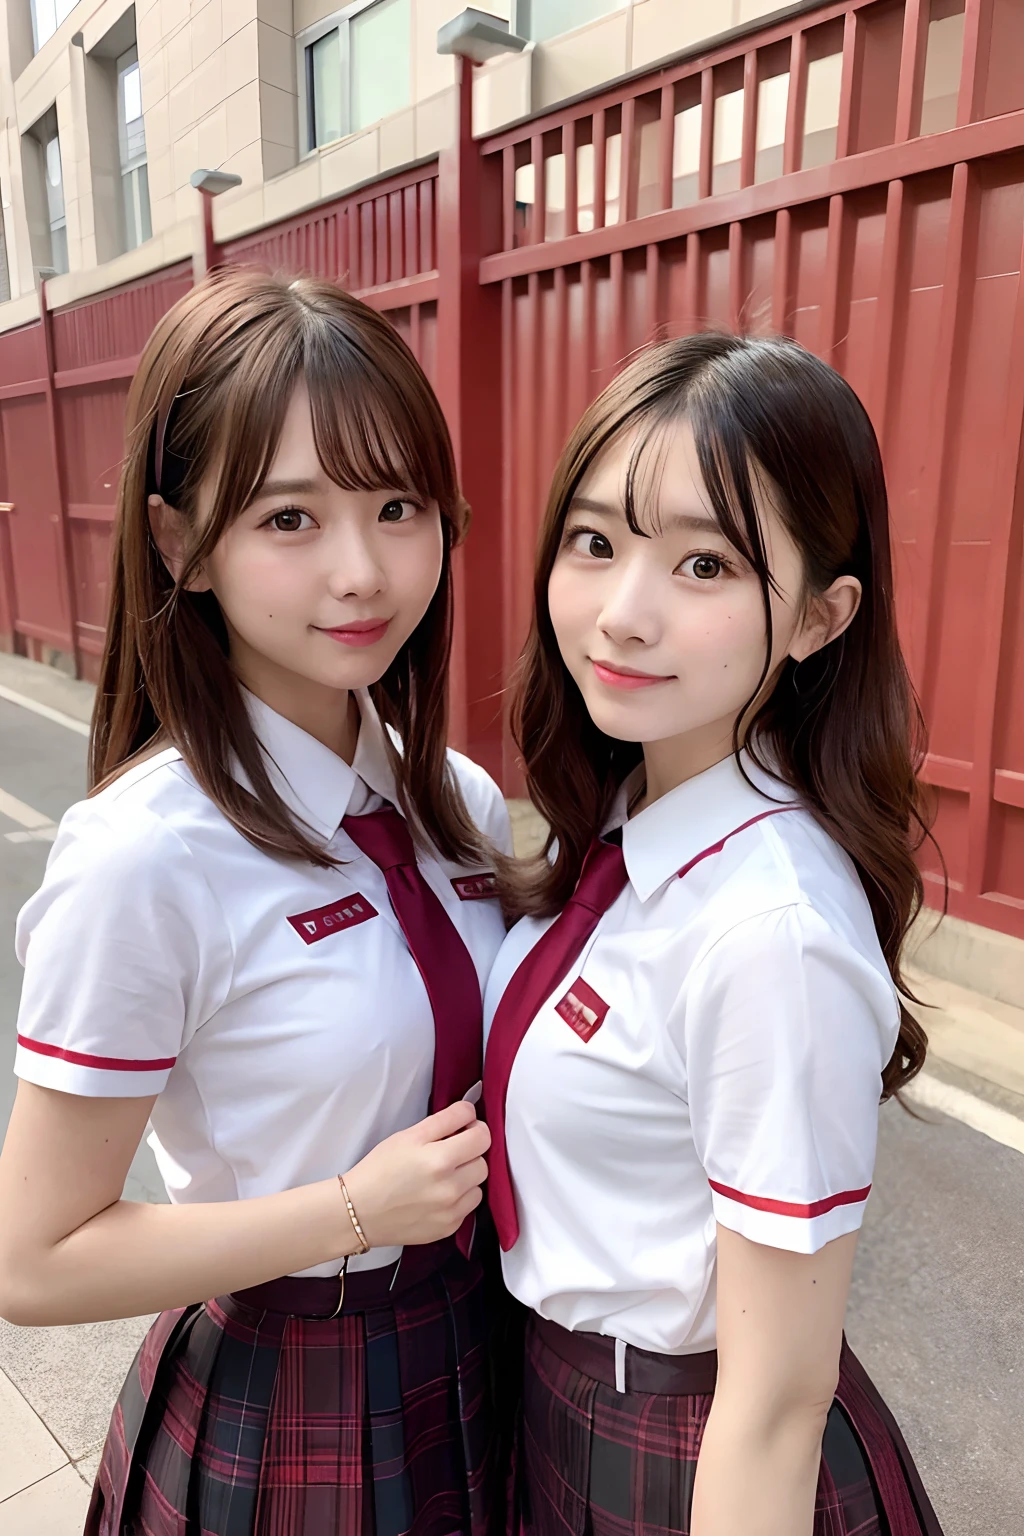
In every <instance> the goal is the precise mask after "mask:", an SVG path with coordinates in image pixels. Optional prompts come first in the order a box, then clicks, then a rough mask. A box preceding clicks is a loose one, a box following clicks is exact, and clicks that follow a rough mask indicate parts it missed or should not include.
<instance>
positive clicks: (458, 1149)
mask: <svg viewBox="0 0 1024 1536" xmlns="http://www.w3.org/2000/svg"><path fill="white" fill-rule="evenodd" d="M490 1145H491V1133H490V1131H489V1130H488V1129H487V1127H486V1125H485V1124H484V1122H483V1121H482V1120H478V1121H476V1123H475V1124H474V1125H470V1126H467V1127H466V1129H465V1130H464V1131H459V1132H458V1134H457V1135H455V1136H449V1137H448V1138H447V1140H446V1141H445V1143H444V1145H443V1147H439V1148H438V1151H439V1153H440V1154H441V1157H442V1160H443V1162H444V1164H445V1166H446V1167H448V1168H462V1167H463V1166H464V1165H465V1164H466V1163H472V1162H475V1161H476V1159H477V1158H482V1157H483V1155H484V1153H485V1152H486V1151H487V1150H488V1148H489V1147H490Z"/></svg>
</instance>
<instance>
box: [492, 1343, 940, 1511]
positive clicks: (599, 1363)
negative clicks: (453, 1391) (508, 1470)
mask: <svg viewBox="0 0 1024 1536" xmlns="http://www.w3.org/2000/svg"><path fill="white" fill-rule="evenodd" d="M584 1341H585V1342H584ZM605 1346H607V1347H605ZM629 1354H630V1356H631V1357H633V1358H634V1359H635V1362H636V1366H637V1369H636V1370H635V1371H634V1370H633V1369H632V1368H631V1369H630V1374H629V1375H628V1376H627V1379H626V1387H627V1391H625V1392H618V1391H616V1389H615V1385H614V1381H615V1366H614V1341H613V1340H611V1339H607V1340H605V1339H598V1338H597V1337H596V1335H579V1334H570V1333H568V1332H567V1331H566V1330H565V1329H562V1328H559V1327H558V1326H557V1324H553V1323H549V1322H544V1321H542V1320H541V1319H539V1318H536V1317H531V1319H530V1322H529V1323H528V1324H527V1341H526V1360H525V1381H524V1386H523V1420H522V1425H521V1428H520V1435H519V1446H518V1451H517V1461H518V1463H519V1466H518V1477H517V1484H518V1488H517V1496H518V1506H519V1507H518V1510H517V1511H516V1513H515V1515H514V1517H513V1518H512V1519H511V1520H510V1529H511V1530H515V1529H516V1528H518V1529H519V1530H521V1531H522V1532H524V1533H527V1536H669V1533H672V1536H688V1533H689V1530H690V1505H691V1501H692V1499H693V1483H694V1474H695V1473H696V1470H697V1455H698V1452H699V1450H700V1442H701V1437H702V1435H703V1433H704V1426H705V1425H706V1423H707V1419H708V1414H709V1413H710V1411H711V1403H712V1399H713V1395H714V1376H715V1372H716V1370H717V1357H716V1356H715V1355H714V1353H713V1352H712V1353H710V1354H708V1355H702V1356H691V1357H681V1361H676V1362H675V1367H676V1369H677V1370H679V1369H681V1368H682V1363H681V1362H682V1361H688V1362H689V1374H690V1376H691V1378H692V1380H691V1382H690V1383H684V1384H683V1385H682V1386H679V1385H668V1386H663V1387H662V1389H661V1390H658V1376H659V1371H661V1373H662V1374H664V1371H665V1370H666V1369H667V1370H668V1371H669V1372H671V1371H672V1369H673V1364H672V1362H673V1357H670V1356H659V1355H646V1354H644V1352H642V1351H639V1350H637V1351H630V1352H629ZM581 1364H583V1365H585V1366H587V1367H589V1371H588V1370H587V1369H580V1365H581ZM631 1367H632V1362H631ZM590 1371H593V1373H594V1374H590ZM814 1536H942V1532H941V1529H940V1527H939V1523H938V1520H937V1518H936V1516H935V1513H934V1511H933V1509H932V1507H931V1504H930V1503H929V1501H928V1497H927V1495H926V1494H925V1491H924V1488H923V1487H922V1485H921V1479H920V1477H919V1475H918V1473H917V1470H916V1468H915V1467H914V1464H913V1461H912V1460H911V1457H910V1452H909V1451H908V1449H907V1447H906V1444H905V1442H904V1440H903V1437H902V1435H901V1434H900V1432H899V1429H898V1428H897V1426H896V1423H895V1421H894V1420H893V1418H892V1415H891V1414H890V1413H889V1410H888V1409H887V1408H886V1407H885V1404H884V1403H883V1402H882V1400H881V1398H880V1397H879V1395H878V1392H877V1390H876V1389H875V1387H874V1386H873V1385H872V1383H871V1381H870V1380H869V1378H868V1376H867V1374H866V1372H865V1371H864V1368H863V1366H861V1364H860V1363H859V1361H858V1360H857V1358H856V1356H855V1355H854V1354H853V1353H852V1351H851V1350H850V1348H849V1346H848V1345H847V1344H846V1343H845V1341H844V1343H843V1352H842V1358H841V1363H840V1376H839V1387H838V1390H837V1392H836V1398H835V1401H834V1403H833V1405H832V1409H831V1411H830V1413H829V1416H828V1422H827V1425H826V1428H825V1435H824V1440H823V1443H822V1458H821V1473H820V1476H819V1480H818V1494H817V1500H816V1504H815V1513H814Z"/></svg>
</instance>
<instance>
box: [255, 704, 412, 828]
mask: <svg viewBox="0 0 1024 1536" xmlns="http://www.w3.org/2000/svg"><path fill="white" fill-rule="evenodd" d="M242 695H243V697H244V699H245V703H246V707H247V709H248V711H249V718H250V720H251V721H252V725H253V730H254V731H255V732H256V736H257V738H258V740H259V743H260V746H261V747H262V748H263V755H264V758H265V759H266V765H267V772H268V773H269V775H270V782H271V784H272V785H273V786H274V789H275V790H276V791H277V793H278V794H279V795H280V796H281V799H282V800H283V801H284V803H285V805H286V806H287V807H288V809H289V810H290V811H291V812H292V814H293V815H295V816H297V817H298V818H299V819H300V820H301V821H303V822H305V824H306V825H307V826H308V827H311V828H312V829H313V831H314V832H317V833H319V835H320V836H321V837H322V838H323V839H324V841H325V842H329V841H330V840H331V838H332V837H333V836H334V834H335V833H336V832H337V830H338V828H339V826H340V825H341V821H342V818H343V817H344V815H345V814H346V812H347V811H348V808H349V804H350V802H351V801H353V798H354V797H355V793H356V790H357V789H358V787H359V784H360V781H362V783H363V784H364V785H366V786H367V788H368V789H371V790H373V791H374V793H375V794H378V795H380V796H381V797H382V799H384V800H388V801H390V802H391V803H392V804H394V803H396V800H397V791H396V788H395V780H394V775H393V773H392V771H391V765H390V763H389V761H388V755H387V749H386V746H385V741H384V727H383V725H382V724H381V720H380V716H379V715H378V714H377V711H376V710H375V709H374V707H373V704H372V703H371V701H370V696H369V693H368V692H367V691H366V690H365V689H363V688H360V689H357V690H355V698H356V703H357V704H358V706H359V717H360V718H359V736H358V739H357V741H356V750H355V754H354V756H353V758H352V765H351V767H350V766H349V764H348V763H346V762H345V761H344V760H343V759H342V758H340V757H339V756H338V754H337V753H336V752H332V751H331V749H330V747H325V746H324V744H323V742H322V741H317V739H316V737H315V736H310V735H309V733H308V732H307V731H303V730H301V729H300V728H299V726H297V725H293V724H292V722H291V721H290V720H286V719H285V718H284V716H283V715H279V714H278V713H277V711H276V710H274V709H271V708H270V706H269V704H264V702H263V700H262V699H258V698H257V697H256V695H255V694H253V693H249V691H248V690H247V689H245V688H243V690H242ZM236 777H238V779H239V781H240V782H243V783H245V782H246V781H245V777H244V775H243V774H242V772H241V771H240V770H237V769H236ZM246 788H249V789H251V788H252V786H251V785H249V784H247V783H246ZM356 798H358V797H356Z"/></svg>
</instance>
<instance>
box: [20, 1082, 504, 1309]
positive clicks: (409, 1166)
mask: <svg viewBox="0 0 1024 1536" xmlns="http://www.w3.org/2000/svg"><path fill="white" fill-rule="evenodd" d="M152 1106H153V1100H152V1099H151V1098H145V1099H136V1098H132V1099H90V1098H79V1097H76V1096H73V1095H71V1094H65V1093H57V1092H55V1091H54V1090H52V1089H49V1088H39V1087H37V1086H36V1085H35V1084H33V1083H27V1082H21V1083H19V1085H18V1095H17V1099H16V1101H15V1106H14V1112H13V1114H12V1116H11V1122H10V1126H9V1128H8V1132H7V1139H6V1141H5V1143H4V1148H3V1153H2V1155H0V1315H2V1316H4V1317H6V1318H8V1319H9V1320H10V1321H11V1322H14V1323H21V1324H27V1325H37V1326H38V1325H47V1324H54V1323H79V1322H96V1321H100V1320H102V1319H105V1318H112V1317H134V1316H138V1315H139V1314H142V1313H146V1312H157V1311H161V1310H163V1309H164V1308H167V1307H177V1306H183V1305H185V1304H187V1303H189V1302H194V1301H205V1300H207V1299H208V1298H209V1297H211V1296H219V1295H223V1294H224V1293H225V1292H227V1291H236V1290H241V1289H242V1288H244V1287H245V1286H249V1285H258V1284H260V1283H261V1282H262V1281H265V1280H272V1279H276V1278H277V1276H279V1275H287V1274H291V1273H294V1272H295V1271H296V1270H302V1269H308V1268H311V1267H312V1266H313V1265H315V1264H323V1263H327V1262H328V1261H330V1260H333V1259H341V1258H342V1257H343V1256H344V1255H346V1254H350V1253H354V1252H355V1250H356V1240H355V1236H354V1233H353V1231H352V1226H351V1223H350V1222H349V1219H348V1213H347V1211H346V1209H345V1203H344V1201H343V1200H342V1198H341V1192H340V1190H339V1188H338V1182H337V1180H336V1179H333V1178H332V1179H326V1180H323V1181H322V1182H320V1183H317V1184H308V1185H305V1186H304V1187H302V1188H300V1189H293V1190H287V1191H285V1192H284V1193H282V1194H277V1195H264V1196H261V1197H259V1198H258V1199H253V1200H238V1201H229V1202H223V1203H217V1204H207V1205H181V1206H154V1205H143V1204H137V1203H135V1202H132V1201H127V1200H122V1199H121V1191H122V1189H123V1187H124V1180H125V1176H126V1175H127V1172H128V1169H129V1167H130V1165H131V1161H132V1158H133V1157H134V1155H135V1152H136V1150H137V1148H138V1145H139V1142H140V1140H141V1138H142V1134H143V1132H144V1130H145V1127H146V1122H147V1120H148V1119H149V1114H150V1110H151V1109H152ZM489 1141H490V1137H489V1133H488V1131H487V1127H486V1126H485V1125H484V1124H483V1122H482V1121H477V1120H476V1111H475V1110H474V1109H473V1107H472V1105H469V1104H465V1103H459V1104H453V1105H451V1106H450V1108H448V1109H446V1110H443V1111H441V1113H440V1114H437V1115H431V1116H430V1117H429V1118H428V1119H426V1120H423V1121H421V1122H420V1124H419V1125H417V1126H413V1127H412V1129H411V1130H408V1131H401V1132H399V1133H398V1134H397V1135H395V1136H390V1137H388V1138H387V1140H386V1141H383V1142H381V1143H380V1145H379V1146H377V1147H375V1148H374V1150H373V1151H372V1152H370V1153H369V1154H368V1155H367V1156H366V1157H365V1158H363V1160H362V1162H360V1163H358V1164H357V1165H356V1166H355V1167H354V1168H353V1169H352V1170H351V1171H346V1170H344V1169H340V1170H339V1172H343V1173H344V1174H345V1182H346V1184H347V1186H348V1190H349V1193H350V1195H351V1197H352V1202H353V1204H354V1206H355V1208H356V1210H357V1212H358V1214H359V1219H360V1222H361V1223H362V1226H363V1230H364V1232H365V1233H366V1237H367V1240H368V1241H369V1243H370V1244H371V1246H377V1247H381V1246H383V1247H390V1246H392V1245H398V1244H404V1243H425V1242H432V1241H435V1240H436V1239H438V1238H441V1237H446V1236H449V1235H450V1234H451V1233H453V1232H455V1231H457V1229H458V1227H459V1226H460V1225H461V1222H462V1220H463V1217H464V1216H466V1215H467V1214H468V1213H469V1212H470V1211H471V1210H473V1209H474V1207H475V1206H477V1205H478V1204H479V1202H480V1198H481V1192H480V1184H481V1182H482V1180H483V1178H484V1176H485V1174H486V1166H485V1164H484V1162H483V1154H484V1152H485V1151H486V1150H487V1147H488V1145H489Z"/></svg>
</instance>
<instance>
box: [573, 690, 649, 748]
mask: <svg viewBox="0 0 1024 1536" xmlns="http://www.w3.org/2000/svg"><path fill="white" fill-rule="evenodd" d="M583 702H584V704H585V705H586V706H587V713H588V715H589V716H590V718H591V720H593V722H594V724H595V725H596V726H597V728H598V730H599V731H603V732H604V734H605V735H606V736H610V737H611V738H612V740H613V741H639V742H644V741H655V740H657V738H658V737H659V736H663V735H665V734H666V732H665V728H664V716H663V715H662V717H661V718H660V719H659V720H656V719H655V718H654V715H655V711H654V710H652V709H651V707H650V705H649V704H647V703H646V702H645V703H644V704H643V705H640V706H639V707H635V708H634V707H631V706H630V705H628V704H624V705H617V704H613V703H610V702H609V700H608V699H591V698H588V697H587V695H586V694H584V695H583Z"/></svg>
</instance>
